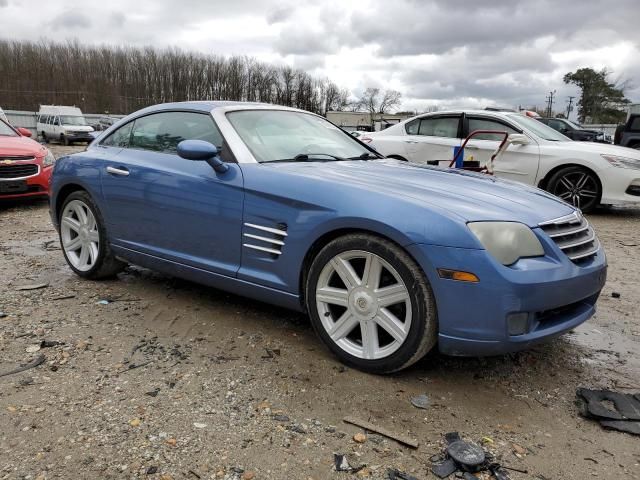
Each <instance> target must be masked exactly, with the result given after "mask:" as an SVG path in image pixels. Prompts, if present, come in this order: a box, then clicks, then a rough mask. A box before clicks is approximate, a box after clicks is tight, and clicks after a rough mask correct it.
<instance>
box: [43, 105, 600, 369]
mask: <svg viewBox="0 0 640 480" xmlns="http://www.w3.org/2000/svg"><path fill="white" fill-rule="evenodd" d="M51 187H52V188H51V218H52V219H53V223H54V224H55V226H56V228H57V229H58V231H59V233H60V241H61V245H62V250H63V252H64V256H65V258H66V260H67V262H68V264H69V266H70V267H71V269H72V270H73V271H74V272H76V273H77V274H78V275H80V276H82V277H85V278H90V279H98V278H102V277H107V276H113V275H114V274H116V273H118V272H119V271H120V270H121V269H122V268H123V267H124V266H125V264H126V263H134V264H137V265H142V266H145V267H148V268H151V269H155V270H159V271H162V272H165V273H167V274H170V275H175V276H179V277H184V278H186V279H189V280H193V281H196V282H200V283H203V284H206V285H210V286H212V287H215V288H220V289H224V290H228V291H230V292H235V293H238V294H241V295H245V296H248V297H253V298H255V299H259V300H262V301H265V302H269V303H273V304H278V305H281V306H285V307H288V308H292V309H297V310H301V311H305V312H307V313H308V315H309V317H310V318H311V322H312V324H313V327H314V329H315V330H316V332H317V334H318V336H319V337H320V338H321V339H322V341H323V342H324V343H325V344H326V345H327V346H328V347H329V349H330V350H331V351H332V352H333V353H334V354H336V355H337V356H338V357H339V358H340V359H341V360H342V361H343V362H345V363H347V364H349V365H352V366H354V367H357V368H359V369H362V370H365V371H369V372H376V373H385V372H393V371H397V370H400V369H402V368H405V367H407V366H409V365H411V364H412V363H414V362H416V361H417V360H418V359H420V358H421V357H423V356H424V355H425V354H426V353H427V352H428V351H429V350H431V349H432V348H433V347H434V346H435V345H436V344H437V345H438V346H439V349H440V351H442V352H444V353H447V354H453V355H493V354H499V353H503V352H509V351H514V350H518V349H522V348H525V347H528V346H530V345H532V344H535V343H537V342H540V341H542V340H546V339H549V338H552V337H555V336H558V335H560V334H562V333H563V332H566V331H567V330H570V329H572V328H574V327H575V326H577V325H579V324H581V323H582V322H584V321H586V320H587V319H588V318H590V317H591V316H592V315H593V313H594V311H595V304H596V299H597V298H598V295H599V293H600V290H601V289H602V286H603V285H604V282H605V278H606V259H605V254H604V252H603V250H602V249H601V247H600V243H599V241H598V239H597V237H596V234H595V232H594V231H593V229H592V228H591V227H590V225H589V223H588V222H587V220H586V219H585V218H583V216H582V214H581V213H580V211H579V210H577V209H575V208H574V207H572V206H570V205H568V204H566V203H564V202H562V201H560V200H559V199H557V198H555V197H552V196H550V195H549V194H547V193H545V192H543V191H541V190H537V189H535V188H530V187H526V186H523V185H520V184H516V183H511V182H507V181H502V180H497V179H495V178H493V177H490V176H482V175H479V174H474V173H468V172H463V171H459V170H443V169H439V168H434V167H426V166H417V165H412V164H409V163H406V162H401V161H398V160H391V159H385V158H383V157H382V156H380V155H379V154H377V153H376V152H375V150H372V149H371V148H370V147H368V146H367V145H365V144H363V143H361V142H359V141H358V140H357V139H355V138H354V137H352V136H351V135H349V134H348V133H347V132H344V131H342V130H341V129H340V128H338V127H336V126H334V125H333V124H331V123H330V122H328V121H327V120H325V119H324V118H322V117H320V116H317V115H314V114H311V113H308V112H304V111H301V110H295V109H291V108H285V107H278V106H273V105H263V104H251V103H234V102H186V103H172V104H164V105H157V106H153V107H149V108H146V109H144V110H141V111H138V112H136V113H133V114H131V115H129V116H128V117H126V118H124V119H122V120H121V121H119V122H118V123H117V124H115V125H113V126H112V127H110V128H109V129H108V130H106V131H105V132H103V133H102V135H100V137H99V138H97V139H96V140H95V141H94V142H93V143H92V144H91V145H90V147H89V148H88V150H87V151H86V152H82V153H77V154H75V155H71V156H68V157H64V158H61V159H60V160H58V162H57V163H56V165H55V170H54V174H53V178H52V185H51Z"/></svg>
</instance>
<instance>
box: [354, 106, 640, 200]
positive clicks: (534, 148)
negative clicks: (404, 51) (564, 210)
mask: <svg viewBox="0 0 640 480" xmlns="http://www.w3.org/2000/svg"><path fill="white" fill-rule="evenodd" d="M475 130H495V131H505V132H508V133H509V134H515V133H518V134H524V135H525V136H526V139H528V144H526V145H518V146H511V147H509V149H508V150H507V151H506V152H505V153H504V154H503V155H502V156H501V157H500V159H498V160H497V161H496V162H495V165H494V169H495V175H496V176H497V177H501V178H507V179H509V180H516V181H519V182H523V183H526V184H529V185H534V186H537V187H540V188H542V189H544V190H547V191H548V192H551V193H553V194H554V195H557V196H558V197H560V198H562V199H563V200H566V201H567V202H569V203H571V204H572V205H574V206H575V207H579V208H581V209H582V210H583V211H585V212H588V211H591V210H593V209H594V208H595V207H596V206H597V205H598V204H628V203H640V153H638V152H633V151H632V150H629V149H625V148H620V147H616V146H613V145H606V144H600V143H587V142H572V141H571V140H570V139H569V138H568V137H565V136H564V135H562V134H561V133H559V132H557V131H555V130H553V129H552V128H550V127H548V126H546V125H545V124H543V123H541V122H539V121H538V120H536V119H534V118H531V117H527V116H525V115H521V114H519V113H510V112H491V111H486V110H478V111H474V110H457V111H449V112H437V113H430V114H425V115H420V116H418V117H414V118H411V119H409V120H405V121H404V122H402V123H400V124H398V125H394V126H393V127H391V128H389V129H387V130H384V131H382V132H376V133H370V134H368V135H367V136H365V137H362V138H361V139H360V140H362V141H363V142H369V143H370V145H371V146H373V147H374V148H375V149H376V150H377V151H378V152H380V153H382V154H383V155H386V156H388V157H392V158H398V159H401V160H410V161H412V162H418V163H427V162H432V163H433V162H437V161H443V160H447V159H448V160H451V159H452V158H453V150H454V147H458V146H460V145H461V143H462V139H464V138H466V137H467V136H468V135H469V134H470V133H471V132H473V131H475ZM502 138H503V136H502V135H495V134H482V135H480V136H476V137H474V138H473V139H472V140H470V141H469V143H468V146H467V148H466V149H465V152H464V155H465V159H468V158H469V156H472V157H473V158H474V159H475V160H476V161H479V162H480V163H481V164H486V162H487V161H488V160H489V158H490V156H491V154H492V153H493V152H494V151H495V150H496V148H497V147H498V144H499V141H500V140H502ZM526 139H525V141H526ZM445 163H446V165H448V163H449V162H448V161H447V162H444V163H443V165H444V164H445Z"/></svg>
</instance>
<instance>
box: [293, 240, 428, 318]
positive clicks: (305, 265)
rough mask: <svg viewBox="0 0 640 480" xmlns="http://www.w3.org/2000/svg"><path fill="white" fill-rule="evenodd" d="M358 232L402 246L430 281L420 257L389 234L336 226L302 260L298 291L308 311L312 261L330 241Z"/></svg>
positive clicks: (313, 244) (308, 250)
mask: <svg viewBox="0 0 640 480" xmlns="http://www.w3.org/2000/svg"><path fill="white" fill-rule="evenodd" d="M357 233H360V234H366V235H371V236H375V237H378V238H380V239H382V240H386V241H388V242H391V243H393V244H394V245H396V246H397V247H398V248H401V249H402V250H403V251H404V252H405V253H406V254H407V256H409V257H410V258H411V260H413V261H414V262H415V264H416V266H417V267H418V268H419V269H420V272H421V273H422V275H423V276H424V279H425V281H426V282H427V283H429V278H428V276H427V274H426V272H425V271H424V269H423V268H422V265H421V264H420V262H419V261H418V259H417V258H415V256H414V255H412V253H411V252H410V251H409V250H408V249H407V248H405V246H403V245H402V244H401V243H399V242H398V241H397V240H395V239H393V238H391V237H390V236H389V235H385V234H383V233H380V232H379V231H376V230H372V229H368V228H361V227H360V228H352V227H345V228H335V229H332V230H329V231H327V232H324V233H323V234H322V235H320V236H319V237H318V238H316V240H315V241H314V242H313V243H312V244H311V245H310V247H309V248H308V249H307V251H306V253H305V255H304V258H303V260H302V264H301V268H300V272H299V275H298V291H299V292H300V305H301V307H302V310H303V311H306V289H305V285H306V283H307V277H308V274H309V269H310V267H311V263H312V262H313V260H314V258H315V257H316V256H317V255H318V253H320V251H321V250H322V249H323V248H324V247H325V246H326V245H328V244H329V243H330V242H332V241H333V240H335V239H336V238H340V237H343V236H345V235H351V234H357Z"/></svg>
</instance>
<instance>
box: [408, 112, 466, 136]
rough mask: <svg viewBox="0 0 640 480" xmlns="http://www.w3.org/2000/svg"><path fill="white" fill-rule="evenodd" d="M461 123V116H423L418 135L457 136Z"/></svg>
mask: <svg viewBox="0 0 640 480" xmlns="http://www.w3.org/2000/svg"><path fill="white" fill-rule="evenodd" d="M459 123H460V118H459V117H435V118H423V119H421V120H420V127H419V129H418V135H426V136H429V137H447V138H457V137H458V124H459Z"/></svg>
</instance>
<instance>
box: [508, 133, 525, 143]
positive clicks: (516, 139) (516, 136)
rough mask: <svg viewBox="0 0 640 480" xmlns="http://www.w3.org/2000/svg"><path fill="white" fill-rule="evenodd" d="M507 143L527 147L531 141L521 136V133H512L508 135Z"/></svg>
mask: <svg viewBox="0 0 640 480" xmlns="http://www.w3.org/2000/svg"><path fill="white" fill-rule="evenodd" d="M507 142H509V143H510V144H512V145H529V144H530V143H531V140H529V137H527V136H526V135H523V134H522V133H512V134H511V135H509V138H508V140H507Z"/></svg>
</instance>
